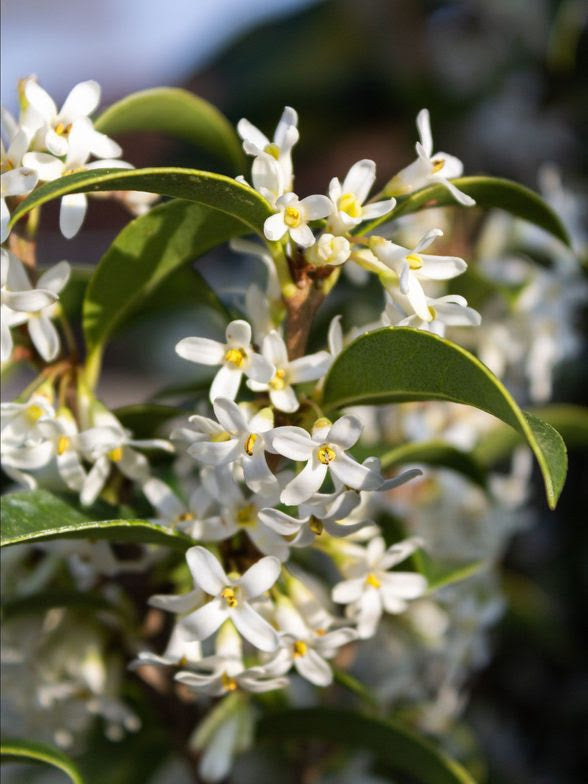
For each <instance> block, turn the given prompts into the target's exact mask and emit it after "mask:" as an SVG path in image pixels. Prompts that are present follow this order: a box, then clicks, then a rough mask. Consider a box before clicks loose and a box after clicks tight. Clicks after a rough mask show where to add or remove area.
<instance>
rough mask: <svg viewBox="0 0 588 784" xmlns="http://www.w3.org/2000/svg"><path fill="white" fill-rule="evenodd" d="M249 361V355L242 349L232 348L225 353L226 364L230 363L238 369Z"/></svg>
mask: <svg viewBox="0 0 588 784" xmlns="http://www.w3.org/2000/svg"><path fill="white" fill-rule="evenodd" d="M246 359H247V354H246V353H245V351H243V349H242V348H230V349H228V351H227V352H226V353H225V362H228V363H229V364H231V365H234V366H235V367H237V368H240V367H241V366H242V365H243V363H244V362H245V360H246Z"/></svg>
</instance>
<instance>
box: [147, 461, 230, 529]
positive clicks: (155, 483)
mask: <svg viewBox="0 0 588 784" xmlns="http://www.w3.org/2000/svg"><path fill="white" fill-rule="evenodd" d="M202 473H203V474H205V473H206V469H205V470H204V472H202ZM201 478H202V476H201ZM141 489H142V491H143V494H144V495H145V497H146V498H147V500H148V501H149V503H150V504H152V505H153V506H154V507H155V509H156V510H157V512H158V513H159V515H160V517H158V518H155V519H154V520H153V522H154V523H157V524H158V525H162V526H165V527H166V528H167V527H169V528H176V527H177V528H179V529H180V530H181V531H183V532H184V533H187V534H188V535H189V536H191V537H192V538H193V539H200V540H202V541H204V542H210V541H215V540H218V538H219V537H218V531H219V529H221V527H222V519H221V517H220V516H219V515H218V514H216V515H215V514H210V511H211V507H213V506H214V503H215V502H214V499H213V498H212V496H211V494H210V493H209V492H208V490H207V489H206V487H205V486H204V484H201V485H199V486H198V487H197V488H196V489H195V490H194V491H193V492H192V493H191V494H190V496H189V498H188V503H184V501H182V499H181V498H179V497H178V496H177V495H176V494H175V493H174V492H173V490H172V489H171V487H169V485H167V484H166V483H165V482H162V481H161V479H158V478H157V477H154V476H150V477H149V479H147V481H146V482H144V484H143V485H142V486H141ZM207 515H208V516H207Z"/></svg>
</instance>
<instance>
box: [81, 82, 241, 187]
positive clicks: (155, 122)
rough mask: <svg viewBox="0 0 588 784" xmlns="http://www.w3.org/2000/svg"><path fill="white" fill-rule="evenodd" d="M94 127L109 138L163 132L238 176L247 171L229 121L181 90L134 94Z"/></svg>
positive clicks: (159, 89) (99, 119) (149, 91)
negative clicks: (207, 155) (201, 149)
mask: <svg viewBox="0 0 588 784" xmlns="http://www.w3.org/2000/svg"><path fill="white" fill-rule="evenodd" d="M94 127H95V128H96V130H97V131H100V132H101V133H106V134H108V135H109V136H116V135H117V134H119V133H128V132H129V131H160V132H162V133H165V134H169V135H170V136H175V137H177V138H178V139H183V140H184V141H187V142H191V143H192V144H195V145H196V146H197V147H201V148H203V149H204V150H205V151H206V152H211V153H212V154H213V155H215V156H216V157H218V158H220V159H221V160H223V161H226V162H227V163H228V164H229V165H230V166H231V168H232V170H234V172H235V173H236V174H241V173H243V171H244V169H245V156H244V155H243V152H242V149H241V143H240V141H239V137H238V136H237V134H236V133H235V130H234V128H233V126H232V125H231V123H230V122H229V121H228V120H227V118H226V117H225V116H224V115H223V114H221V112H219V111H218V109H216V108H215V107H214V106H212V104H210V103H208V101H205V100H203V99H202V98H199V97H198V96H196V95H194V94H193V93H190V92H188V91H187V90H182V89H180V88H177V87H156V88H155V89H151V90H141V91H140V92H137V93H132V94H131V95H128V96H127V97H126V98H123V99H122V100H120V101H117V102H116V103H114V104H113V105H112V106H110V107H109V108H108V109H106V111H104V112H103V113H102V114H101V115H100V117H98V119H97V120H96V121H95V122H94Z"/></svg>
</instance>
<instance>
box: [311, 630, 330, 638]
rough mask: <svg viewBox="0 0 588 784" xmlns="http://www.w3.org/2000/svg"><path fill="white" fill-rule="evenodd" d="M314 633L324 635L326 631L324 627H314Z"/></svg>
mask: <svg viewBox="0 0 588 784" xmlns="http://www.w3.org/2000/svg"><path fill="white" fill-rule="evenodd" d="M314 633H315V634H316V635H317V637H324V636H325V634H326V633H327V630H326V629H315V630H314Z"/></svg>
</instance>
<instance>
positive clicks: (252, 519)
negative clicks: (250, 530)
mask: <svg viewBox="0 0 588 784" xmlns="http://www.w3.org/2000/svg"><path fill="white" fill-rule="evenodd" d="M236 518H237V523H238V525H240V526H255V525H257V508H256V507H255V505H254V504H246V505H245V506H242V507H241V508H240V509H239V510H238V512H237V514H236Z"/></svg>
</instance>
